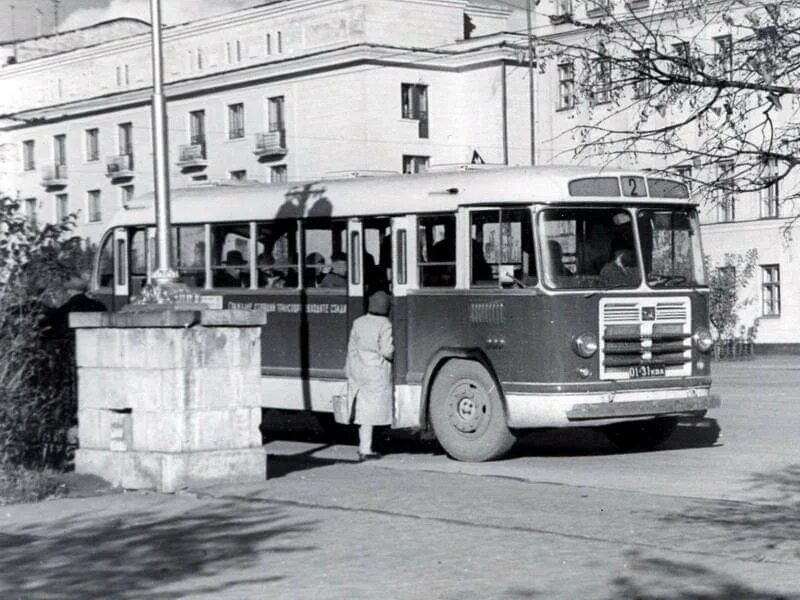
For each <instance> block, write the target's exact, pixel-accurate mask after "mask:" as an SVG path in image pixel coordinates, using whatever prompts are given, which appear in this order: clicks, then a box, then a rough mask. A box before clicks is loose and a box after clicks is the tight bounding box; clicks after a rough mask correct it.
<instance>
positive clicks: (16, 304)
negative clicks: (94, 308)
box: [0, 197, 93, 467]
mask: <svg viewBox="0 0 800 600" xmlns="http://www.w3.org/2000/svg"><path fill="white" fill-rule="evenodd" d="M73 227H74V216H70V217H68V218H66V219H65V220H64V221H63V222H62V223H58V224H55V225H52V224H48V225H45V226H43V227H37V226H36V224H35V223H32V222H31V221H29V220H28V219H27V218H26V217H25V216H24V215H23V214H22V213H21V211H20V207H19V203H18V202H16V201H15V200H12V199H10V198H8V197H0V464H11V465H31V466H45V465H48V466H54V467H62V466H63V465H64V464H66V462H67V461H68V459H69V453H70V440H69V429H70V428H71V427H72V426H73V425H74V423H75V420H76V410H77V400H76V390H75V376H74V370H75V367H74V364H75V358H74V344H73V343H72V342H71V340H69V339H66V340H64V339H53V338H52V336H49V335H48V333H47V327H46V324H47V321H46V317H47V313H48V306H52V305H53V304H58V303H59V300H61V299H62V298H61V295H60V293H61V283H62V281H63V280H64V279H65V278H66V277H67V276H69V275H70V274H75V273H79V272H82V271H83V270H85V269H86V268H87V267H88V265H90V264H91V255H92V253H93V248H91V247H88V246H87V245H86V244H85V243H84V241H83V240H81V239H79V238H76V237H71V236H69V234H70V232H71V231H72V229H73Z"/></svg>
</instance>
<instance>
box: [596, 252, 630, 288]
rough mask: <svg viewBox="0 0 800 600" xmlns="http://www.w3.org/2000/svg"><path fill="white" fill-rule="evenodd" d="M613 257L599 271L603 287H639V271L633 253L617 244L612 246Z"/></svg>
mask: <svg viewBox="0 0 800 600" xmlns="http://www.w3.org/2000/svg"><path fill="white" fill-rule="evenodd" d="M612 251H613V257H612V259H611V260H610V261H609V262H608V264H606V265H605V266H604V267H603V268H602V269H600V283H601V285H602V286H603V287H611V288H614V287H635V286H637V285H639V280H640V278H639V270H638V269H637V267H636V256H635V255H634V253H633V251H632V250H631V249H630V248H628V247H626V246H623V245H620V244H619V243H618V242H615V243H614V244H613V245H612Z"/></svg>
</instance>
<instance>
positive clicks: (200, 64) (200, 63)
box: [195, 48, 203, 71]
mask: <svg viewBox="0 0 800 600" xmlns="http://www.w3.org/2000/svg"><path fill="white" fill-rule="evenodd" d="M195 56H196V57H197V70H198V71H199V70H202V68H203V51H202V49H200V48H198V49H197V54H196V55H195Z"/></svg>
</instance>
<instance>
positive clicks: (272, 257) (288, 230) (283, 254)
mask: <svg viewBox="0 0 800 600" xmlns="http://www.w3.org/2000/svg"><path fill="white" fill-rule="evenodd" d="M297 258H298V256H297V222H296V221H290V220H285V221H276V222H274V223H270V224H261V223H259V225H258V227H257V229H256V265H257V266H258V271H257V276H258V287H260V288H296V287H297V285H298V283H299V277H298V273H299V270H298V260H297Z"/></svg>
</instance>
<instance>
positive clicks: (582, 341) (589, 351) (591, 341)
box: [572, 333, 597, 358]
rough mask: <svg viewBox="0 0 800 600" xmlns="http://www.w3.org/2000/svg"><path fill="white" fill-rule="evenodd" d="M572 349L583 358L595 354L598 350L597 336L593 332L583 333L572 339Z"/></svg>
mask: <svg viewBox="0 0 800 600" xmlns="http://www.w3.org/2000/svg"><path fill="white" fill-rule="evenodd" d="M572 349H573V350H574V351H575V354H577V355H578V356H582V357H583V358H589V357H591V356H594V353H595V352H597V337H595V335H594V334H593V333H582V334H580V335H579V336H576V337H575V338H574V339H573V340H572Z"/></svg>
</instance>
